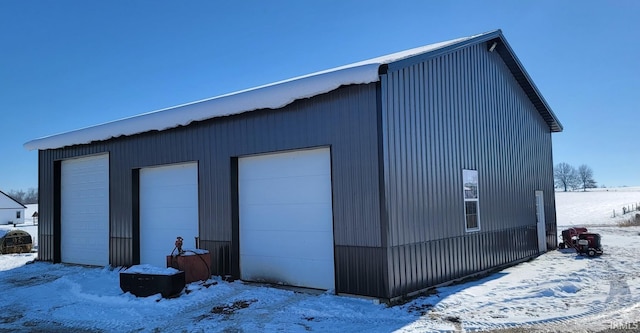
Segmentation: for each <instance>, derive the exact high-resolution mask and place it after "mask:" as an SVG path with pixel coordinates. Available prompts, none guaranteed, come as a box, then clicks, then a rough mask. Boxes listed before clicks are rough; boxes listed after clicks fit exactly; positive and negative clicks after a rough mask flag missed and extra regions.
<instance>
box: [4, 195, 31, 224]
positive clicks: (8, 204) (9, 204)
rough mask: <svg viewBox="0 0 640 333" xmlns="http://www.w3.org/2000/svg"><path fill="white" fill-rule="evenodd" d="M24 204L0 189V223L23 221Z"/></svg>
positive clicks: (19, 222) (18, 222)
mask: <svg viewBox="0 0 640 333" xmlns="http://www.w3.org/2000/svg"><path fill="white" fill-rule="evenodd" d="M25 208H27V207H25V205H23V204H21V203H19V202H17V201H16V200H14V199H13V198H12V197H10V196H8V195H7V194H6V193H4V192H2V191H0V224H11V223H15V224H22V223H24V210H25Z"/></svg>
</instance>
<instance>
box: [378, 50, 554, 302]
mask: <svg viewBox="0 0 640 333" xmlns="http://www.w3.org/2000/svg"><path fill="white" fill-rule="evenodd" d="M381 90H382V91H383V98H382V122H383V124H382V131H383V141H382V144H383V161H384V170H383V172H384V184H385V185H384V186H385V193H384V195H385V197H386V206H385V209H386V211H387V212H388V213H387V214H388V220H389V222H388V223H389V235H388V238H387V241H388V242H389V246H390V247H391V249H390V251H391V253H390V255H389V260H390V263H389V265H390V267H391V269H392V271H390V272H389V277H390V283H392V287H391V290H393V292H392V294H393V295H392V297H393V296H397V295H399V294H395V292H406V291H410V290H411V289H412V288H413V286H415V285H420V286H426V285H428V284H429V283H430V281H431V282H437V283H439V282H444V281H449V280H451V279H455V278H458V277H460V276H465V275H468V274H469V273H470V272H473V271H479V270H484V269H487V268H489V267H494V266H497V265H502V264H504V263H507V262H512V261H516V260H519V259H521V258H522V251H520V250H516V249H517V248H519V246H522V244H520V245H516V244H512V243H513V240H514V238H513V237H523V240H526V241H523V244H525V246H528V247H529V248H530V249H531V250H534V249H536V246H537V245H536V243H535V242H533V243H529V238H527V237H530V234H527V237H525V236H523V235H521V234H518V233H516V232H515V231H514V232H513V233H507V234H504V236H506V237H507V239H502V238H496V237H493V236H491V237H490V238H486V237H488V236H482V235H485V234H491V235H493V234H494V233H496V232H502V231H503V230H505V229H510V230H515V229H513V228H519V227H522V228H525V229H526V228H529V227H531V226H533V227H535V224H536V214H535V195H534V193H535V191H536V190H542V191H544V193H545V213H546V214H545V215H546V219H547V220H546V221H547V230H548V231H547V234H548V235H547V237H548V240H549V244H550V245H551V246H555V238H554V237H555V236H553V234H555V213H554V212H555V203H554V197H553V193H554V191H553V170H552V169H553V165H552V160H551V130H550V128H549V126H548V125H547V123H546V122H545V121H544V119H543V118H542V116H541V115H540V114H539V113H538V111H537V110H536V108H535V106H534V105H533V104H532V103H531V102H530V100H529V99H528V97H527V95H526V93H525V92H524V91H523V90H522V88H521V87H520V85H519V84H518V82H517V81H516V79H515V78H514V77H513V76H512V74H511V72H510V71H509V69H508V67H507V66H506V65H505V63H504V62H503V61H502V59H501V57H500V55H499V54H498V53H497V52H494V53H491V52H488V51H487V48H486V47H485V45H484V44H481V45H473V46H470V47H468V48H465V49H461V50H457V51H455V52H453V53H449V54H445V55H443V56H440V57H437V58H434V59H430V60H427V61H426V62H424V63H419V64H415V65H411V66H408V67H405V68H400V69H398V70H395V71H390V72H389V73H387V75H383V76H382V81H381ZM463 169H476V170H478V172H479V198H480V199H479V214H480V227H481V229H480V232H479V233H478V232H476V233H468V232H466V231H465V222H464V221H465V217H464V201H463V193H462V187H463V186H462V170H463ZM534 232H535V230H534ZM552 238H554V239H552ZM441 240H447V241H441ZM534 240H535V238H534ZM424 243H430V244H436V247H437V249H436V251H437V254H431V255H427V256H422V252H421V251H410V252H409V253H410V254H411V255H407V252H406V251H405V250H398V248H402V249H404V248H405V247H408V248H412V249H413V248H416V247H417V246H419V245H417V244H424ZM479 244H482V246H484V247H485V248H484V250H483V251H482V252H478V253H477V254H476V253H474V252H468V251H473V250H479V249H480V246H479ZM430 246H431V245H430ZM432 250H433V249H432ZM525 252H527V251H525ZM527 253H528V252H527ZM413 254H416V256H415V257H414V256H413ZM397 260H399V261H400V262H396V261H397ZM414 262H415V263H416V264H417V265H419V264H420V263H422V262H426V263H428V264H429V265H431V269H430V270H429V274H430V275H433V276H431V277H426V278H425V277H424V276H420V275H419V274H417V272H415V271H413V270H410V269H407V268H406V265H412V263H414ZM416 279H418V280H419V281H414V280H416ZM398 281H402V282H398Z"/></svg>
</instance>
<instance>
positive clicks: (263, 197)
mask: <svg viewBox="0 0 640 333" xmlns="http://www.w3.org/2000/svg"><path fill="white" fill-rule="evenodd" d="M238 169H239V170H238V175H239V176H238V181H239V191H238V192H239V199H240V200H239V202H240V204H239V206H240V270H241V276H242V278H243V279H245V280H255V281H270V282H278V283H284V284H289V285H295V286H303V287H311V288H321V289H332V288H333V287H334V285H335V282H334V281H335V278H334V259H333V213H332V205H331V163H330V151H329V149H328V148H322V149H312V150H301V151H294V152H286V153H277V154H269V155H260V156H252V157H245V158H241V159H240V160H239V162H238Z"/></svg>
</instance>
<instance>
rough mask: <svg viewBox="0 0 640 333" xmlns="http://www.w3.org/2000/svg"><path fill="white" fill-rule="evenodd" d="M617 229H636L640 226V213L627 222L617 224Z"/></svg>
mask: <svg viewBox="0 0 640 333" xmlns="http://www.w3.org/2000/svg"><path fill="white" fill-rule="evenodd" d="M618 226H619V227H637V226H640V213H636V214H635V215H634V216H633V217H631V218H629V219H628V220H625V221H622V222H619V223H618Z"/></svg>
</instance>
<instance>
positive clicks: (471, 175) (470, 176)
mask: <svg viewBox="0 0 640 333" xmlns="http://www.w3.org/2000/svg"><path fill="white" fill-rule="evenodd" d="M469 180H471V181H472V182H469ZM473 180H475V191H473V189H469V188H468V185H467V184H470V183H471V184H474V183H473ZM469 191H471V193H469ZM462 197H463V200H464V201H463V209H464V230H465V231H466V232H476V231H480V186H479V173H478V170H475V169H462ZM470 202H473V203H475V214H473V215H475V218H476V221H475V224H476V226H475V227H471V228H470V227H469V217H470V216H472V214H468V213H467V203H470Z"/></svg>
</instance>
